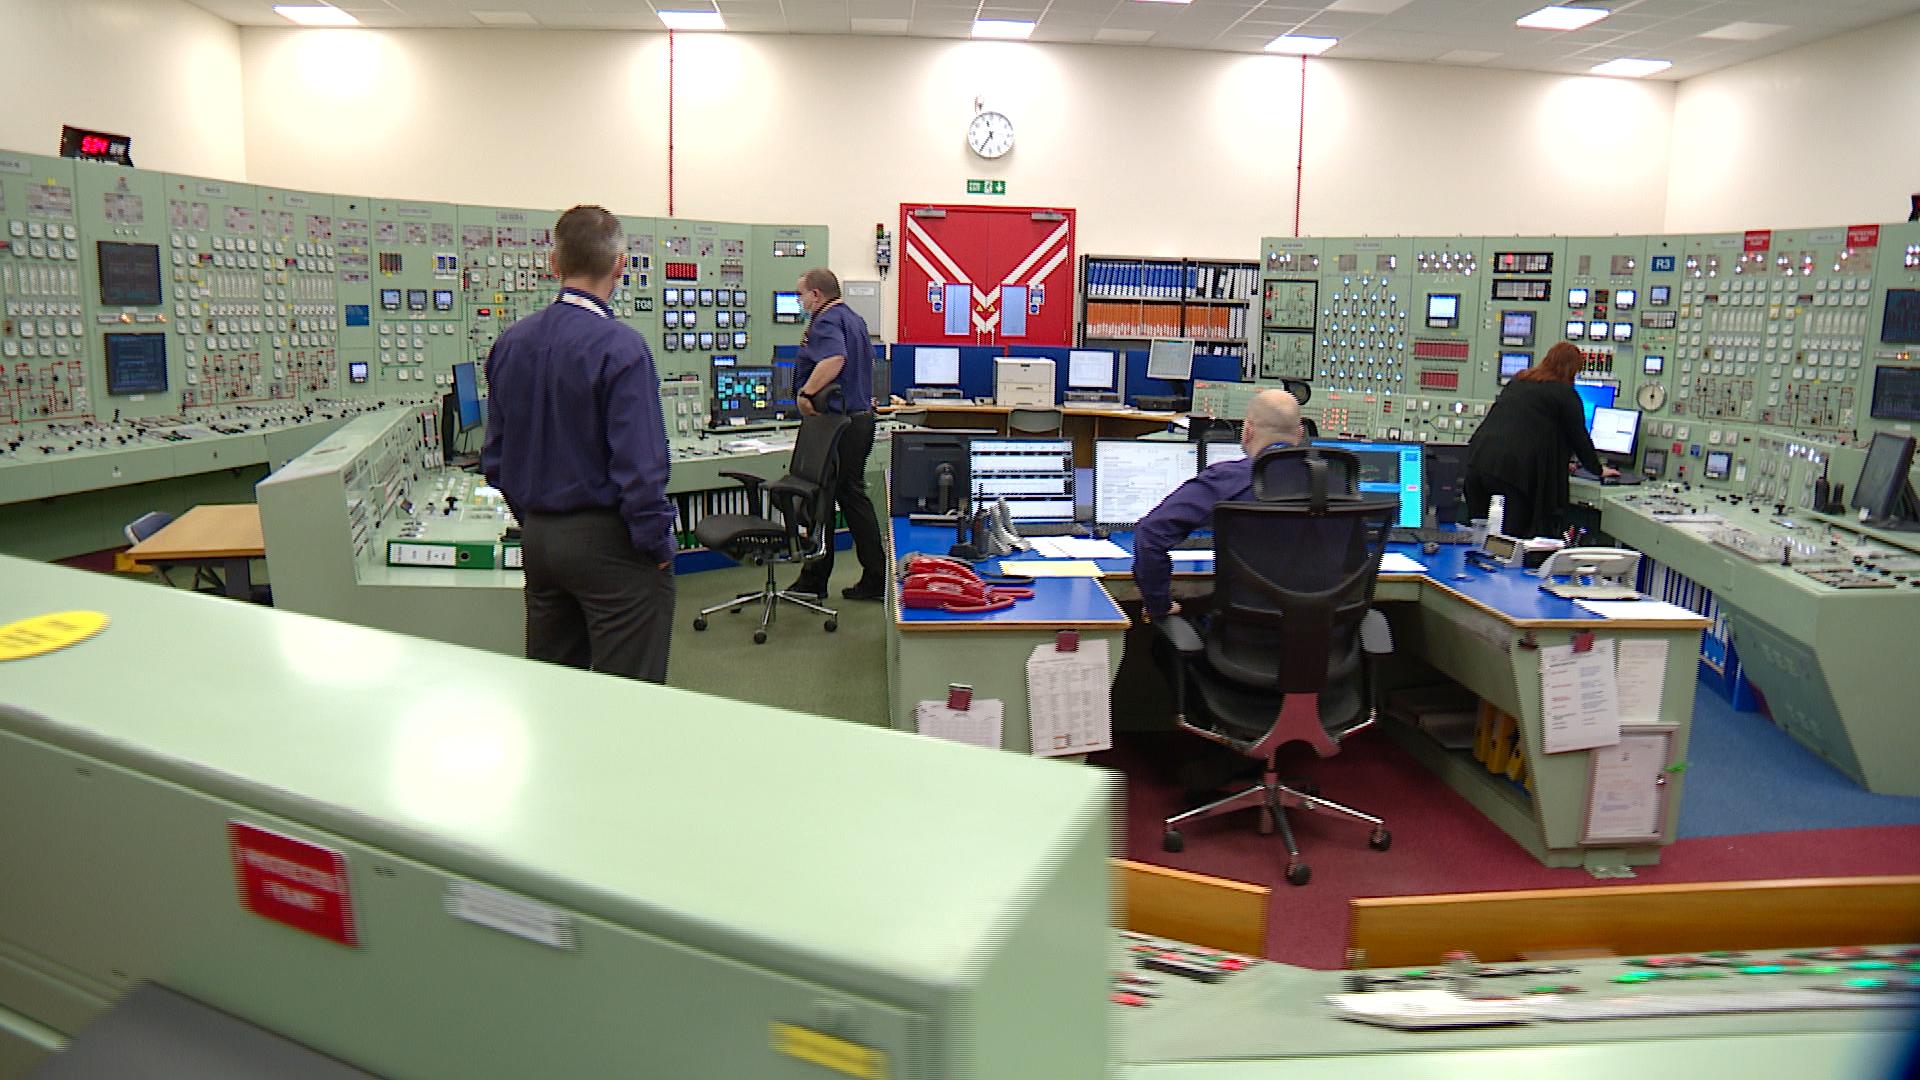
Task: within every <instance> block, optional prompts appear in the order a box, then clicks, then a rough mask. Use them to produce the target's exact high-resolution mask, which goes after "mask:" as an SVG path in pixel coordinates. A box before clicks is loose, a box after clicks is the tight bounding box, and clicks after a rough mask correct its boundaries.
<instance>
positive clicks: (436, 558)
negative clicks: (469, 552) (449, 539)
mask: <svg viewBox="0 0 1920 1080" xmlns="http://www.w3.org/2000/svg"><path fill="white" fill-rule="evenodd" d="M455 554H456V552H455V551H454V549H453V548H452V547H451V546H449V545H444V544H399V543H389V544H388V545H387V565H388V566H452V565H454V556H455Z"/></svg>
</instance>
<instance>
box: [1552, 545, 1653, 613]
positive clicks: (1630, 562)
mask: <svg viewBox="0 0 1920 1080" xmlns="http://www.w3.org/2000/svg"><path fill="white" fill-rule="evenodd" d="M1639 570H1640V553H1639V552H1637V551H1628V550H1626V549H1625V548H1603V547H1594V548H1562V549H1561V550H1559V551H1556V552H1554V553H1553V554H1552V555H1549V556H1547V561H1546V562H1543V563H1541V564H1540V566H1539V568H1538V569H1536V570H1534V571H1533V573H1534V574H1536V575H1538V576H1539V577H1541V578H1545V579H1546V582H1545V583H1543V584H1542V585H1541V586H1540V588H1541V589H1542V590H1543V591H1545V592H1550V593H1552V594H1553V595H1555V596H1558V597H1561V598H1563V599H1567V600H1638V599H1639V598H1640V592H1639V590H1638V589H1635V588H1634V587H1633V580H1634V575H1635V574H1637V573H1638V572H1639ZM1555 577H1568V578H1572V579H1573V580H1572V581H1569V582H1567V583H1565V584H1560V583H1556V582H1554V581H1553V579H1554V578H1555Z"/></svg>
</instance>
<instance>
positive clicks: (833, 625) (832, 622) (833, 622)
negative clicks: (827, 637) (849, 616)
mask: <svg viewBox="0 0 1920 1080" xmlns="http://www.w3.org/2000/svg"><path fill="white" fill-rule="evenodd" d="M825 625H826V630H827V633H829V634H831V633H833V632H834V631H835V630H838V629H840V620H838V619H828V620H827V621H826V624H825Z"/></svg>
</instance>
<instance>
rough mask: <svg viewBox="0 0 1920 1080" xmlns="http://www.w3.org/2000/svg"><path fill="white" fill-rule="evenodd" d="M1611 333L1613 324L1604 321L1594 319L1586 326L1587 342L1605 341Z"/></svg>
mask: <svg viewBox="0 0 1920 1080" xmlns="http://www.w3.org/2000/svg"><path fill="white" fill-rule="evenodd" d="M1612 333H1613V324H1612V323H1610V322H1608V321H1606V320H1605V319H1595V320H1593V321H1592V322H1590V323H1588V324H1587V340H1588V341H1605V340H1607V337H1608V335H1610V334H1612Z"/></svg>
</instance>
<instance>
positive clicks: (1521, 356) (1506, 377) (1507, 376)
mask: <svg viewBox="0 0 1920 1080" xmlns="http://www.w3.org/2000/svg"><path fill="white" fill-rule="evenodd" d="M1532 366H1533V354H1532V353H1525V352H1503V353H1501V354H1500V385H1501V386H1505V385H1507V384H1508V383H1510V382H1512V381H1513V377H1514V376H1515V375H1518V374H1520V373H1521V372H1523V371H1525V370H1527V369H1528V368H1530V367H1532Z"/></svg>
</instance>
